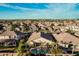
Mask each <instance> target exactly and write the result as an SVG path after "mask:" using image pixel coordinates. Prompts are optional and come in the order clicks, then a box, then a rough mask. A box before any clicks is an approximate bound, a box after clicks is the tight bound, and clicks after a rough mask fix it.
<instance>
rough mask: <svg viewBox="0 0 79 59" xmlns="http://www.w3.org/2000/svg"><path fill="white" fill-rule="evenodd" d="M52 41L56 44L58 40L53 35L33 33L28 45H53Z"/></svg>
mask: <svg viewBox="0 0 79 59" xmlns="http://www.w3.org/2000/svg"><path fill="white" fill-rule="evenodd" d="M52 41H54V42H55V41H56V40H55V38H54V37H53V35H52V34H51V33H44V32H33V33H32V35H31V36H30V37H29V39H28V41H27V43H28V44H29V45H33V44H34V43H37V44H43V45H46V44H47V43H48V44H52Z"/></svg>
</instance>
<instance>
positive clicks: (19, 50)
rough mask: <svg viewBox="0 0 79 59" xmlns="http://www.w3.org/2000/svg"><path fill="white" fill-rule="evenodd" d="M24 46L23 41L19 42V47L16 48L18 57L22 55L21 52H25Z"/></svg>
mask: <svg viewBox="0 0 79 59" xmlns="http://www.w3.org/2000/svg"><path fill="white" fill-rule="evenodd" d="M24 46H25V43H24V39H23V40H20V42H19V46H18V48H17V53H18V56H21V55H23V52H24V50H25V48H24Z"/></svg>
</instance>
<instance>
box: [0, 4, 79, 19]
mask: <svg viewBox="0 0 79 59" xmlns="http://www.w3.org/2000/svg"><path fill="white" fill-rule="evenodd" d="M0 19H79V4H78V3H0Z"/></svg>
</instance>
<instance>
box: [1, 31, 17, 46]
mask: <svg viewBox="0 0 79 59" xmlns="http://www.w3.org/2000/svg"><path fill="white" fill-rule="evenodd" d="M16 40H18V38H17V35H16V33H15V32H14V31H10V30H7V31H4V32H3V33H1V34H0V45H4V46H6V45H13V46H16Z"/></svg>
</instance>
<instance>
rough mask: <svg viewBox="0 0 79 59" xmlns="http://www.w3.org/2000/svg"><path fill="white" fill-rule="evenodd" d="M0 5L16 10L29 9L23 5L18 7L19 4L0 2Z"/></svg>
mask: <svg viewBox="0 0 79 59" xmlns="http://www.w3.org/2000/svg"><path fill="white" fill-rule="evenodd" d="M0 6H3V7H8V8H12V9H16V10H21V11H25V10H30V8H24V7H20V6H12V5H9V4H0Z"/></svg>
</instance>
